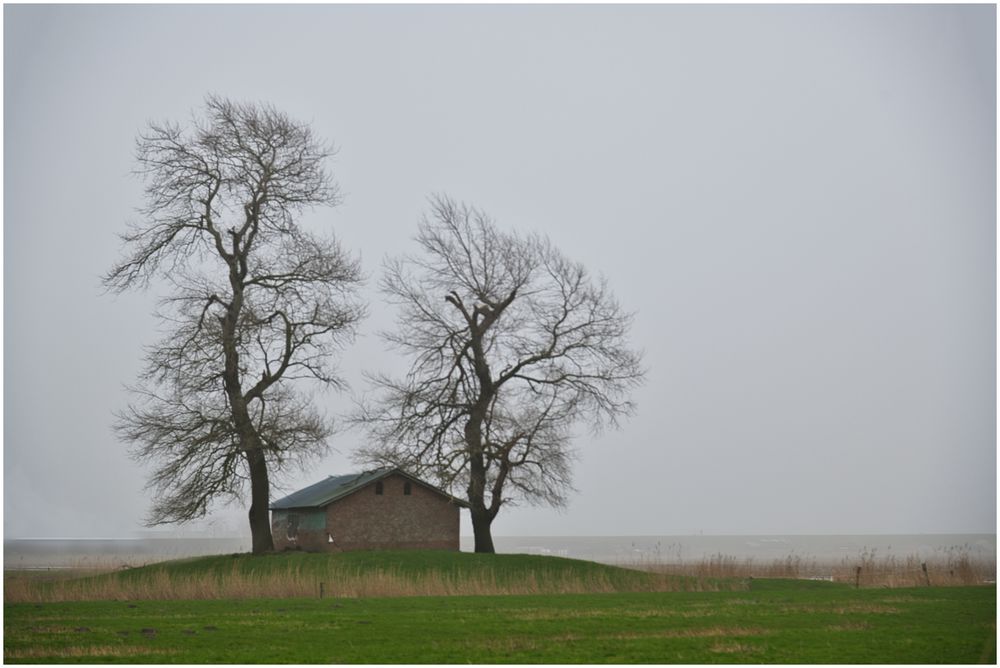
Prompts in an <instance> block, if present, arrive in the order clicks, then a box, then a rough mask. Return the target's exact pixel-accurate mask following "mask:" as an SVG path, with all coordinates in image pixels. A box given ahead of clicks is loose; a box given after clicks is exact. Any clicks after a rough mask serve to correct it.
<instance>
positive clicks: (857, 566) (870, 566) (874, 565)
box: [631, 549, 997, 588]
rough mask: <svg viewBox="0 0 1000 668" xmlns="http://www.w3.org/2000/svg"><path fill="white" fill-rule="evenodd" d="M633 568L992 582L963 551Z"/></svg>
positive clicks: (992, 563)
mask: <svg viewBox="0 0 1000 668" xmlns="http://www.w3.org/2000/svg"><path fill="white" fill-rule="evenodd" d="M631 567H632V568H636V569H639V570H645V571H649V572H653V573H660V574H664V575H672V576H679V577H697V578H713V579H726V578H746V579H749V578H792V579H812V580H828V581H831V582H842V583H847V584H852V585H854V586H856V587H883V588H884V587H889V588H895V587H924V586H933V587H958V586H970V585H980V584H987V583H995V582H996V572H997V571H996V560H995V559H985V558H977V557H972V556H970V555H969V553H968V552H967V551H964V550H961V549H952V550H948V551H947V552H945V553H943V554H938V555H936V556H934V557H931V558H923V559H922V558H920V557H918V556H916V555H909V556H905V557H897V556H895V555H891V554H890V555H885V556H881V557H880V556H878V555H877V554H876V552H875V550H864V551H862V552H861V554H860V555H858V556H856V557H851V558H845V559H843V560H841V561H839V562H821V561H818V560H816V559H806V558H802V557H798V556H789V557H786V558H784V559H775V560H773V561H769V562H760V561H755V560H753V559H737V558H736V557H732V556H727V555H723V554H716V555H712V556H710V557H705V558H703V559H700V560H694V561H686V562H677V563H656V562H652V561H648V560H644V561H642V562H639V563H636V564H633V565H631Z"/></svg>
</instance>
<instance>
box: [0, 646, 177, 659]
mask: <svg viewBox="0 0 1000 668" xmlns="http://www.w3.org/2000/svg"><path fill="white" fill-rule="evenodd" d="M176 653H177V652H176V650H170V649H154V648H152V647H140V646H135V645H86V646H83V645H81V646H71V647H30V648H26V649H18V650H7V649H5V650H4V653H3V658H4V661H5V662H6V661H16V660H25V659H108V658H112V657H114V658H123V657H133V656H144V655H150V654H153V655H160V654H176Z"/></svg>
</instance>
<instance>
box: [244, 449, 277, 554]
mask: <svg viewBox="0 0 1000 668" xmlns="http://www.w3.org/2000/svg"><path fill="white" fill-rule="evenodd" d="M246 455H247V465H248V467H249V469H250V536H251V539H252V543H253V553H254V554H262V553H264V552H273V551H274V539H273V538H272V537H271V516H270V512H269V509H268V505H269V504H270V497H271V484H270V482H269V480H268V477H267V462H266V460H265V459H264V453H263V452H261V451H260V450H259V449H254V450H248V451H247V453H246Z"/></svg>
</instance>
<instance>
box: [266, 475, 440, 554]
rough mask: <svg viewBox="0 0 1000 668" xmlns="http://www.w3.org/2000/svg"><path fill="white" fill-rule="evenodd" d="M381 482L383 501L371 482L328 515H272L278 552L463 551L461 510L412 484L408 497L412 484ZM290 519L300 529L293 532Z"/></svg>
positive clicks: (399, 478) (392, 480)
mask: <svg viewBox="0 0 1000 668" xmlns="http://www.w3.org/2000/svg"><path fill="white" fill-rule="evenodd" d="M379 482H381V483H382V494H381V495H379V494H376V493H375V487H376V484H377V483H376V482H372V483H369V484H368V485H366V486H364V487H362V488H361V489H359V490H357V491H356V492H354V493H352V494H349V495H348V496H345V497H344V498H342V499H338V500H336V501H334V502H332V503H330V504H329V505H328V506H326V508H325V509H303V510H300V511H296V510H287V511H274V514H273V515H272V532H273V534H274V542H275V548H276V549H278V550H282V549H286V548H293V549H294V548H298V549H303V550H308V551H329V552H339V551H343V550H372V549H376V550H377V549H382V550H398V549H424V550H458V549H459V507H458V506H457V505H455V504H454V503H451V502H449V501H448V499H447V498H445V497H443V496H441V494H439V493H437V492H434V491H432V490H430V489H428V488H427V487H425V486H423V485H421V484H418V483H415V482H412V483H411V484H410V494H409V495H406V494H404V487H405V485H406V483H407V482H410V481H409V480H408V479H407V478H405V477H403V476H401V475H398V474H393V475H389V476H386V477H385V478H382V479H381V480H380V481H379ZM324 510H325V513H324ZM317 513H324V514H325V526H323V527H319V526H317V515H316V514H317ZM296 514H297V515H298V517H296ZM290 519H291V520H292V522H293V523H297V526H296V527H295V528H294V529H293V530H292V531H291V532H290V531H289V520H290ZM330 537H332V538H333V542H332V543H331V542H330V540H329V539H330Z"/></svg>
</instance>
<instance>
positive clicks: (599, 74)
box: [3, 5, 997, 538]
mask: <svg viewBox="0 0 1000 668" xmlns="http://www.w3.org/2000/svg"><path fill="white" fill-rule="evenodd" d="M995 11H996V9H995V7H994V6H991V5H965V6H958V5H953V6H931V5H916V6H907V5H891V6H854V5H841V6H766V7H765V6H672V5H664V6H658V5H636V6H597V5H585V6H531V5H507V6H504V5H491V6H486V5H482V6H454V5H439V6H417V5H406V6H390V5H373V6H336V5H334V6H319V5H307V6H259V5H257V6H240V5H229V6H194V5H177V6H155V5H145V6H141V5H140V6H127V5H108V6H82V5H76V6H72V5H69V6H45V5H5V6H4V119H5V124H4V208H3V214H4V223H3V224H4V239H3V241H4V253H3V261H4V271H3V278H4V311H3V315H4V328H3V331H4V402H3V408H4V429H3V436H4V441H3V450H4V458H3V463H4V496H3V499H4V536H5V538H17V537H36V538H37V537H57V536H58V537H104V538H113V537H125V536H132V535H135V534H136V533H137V532H139V531H141V530H142V528H143V527H142V524H143V519H144V517H145V514H146V511H147V509H148V507H149V504H150V497H149V492H148V491H146V490H144V485H145V480H146V475H147V473H148V467H147V466H146V465H144V464H143V463H142V462H136V461H133V460H132V459H130V457H129V454H128V452H129V451H128V448H127V447H126V445H125V444H123V443H120V442H118V441H117V440H116V438H115V436H114V434H113V433H112V431H111V423H112V420H113V412H114V411H115V410H118V409H121V408H123V407H124V406H125V405H126V404H127V402H128V401H129V395H128V392H127V391H126V390H125V385H126V384H129V383H132V382H133V381H134V380H135V378H136V374H137V372H138V370H139V368H140V364H141V355H142V351H143V346H144V345H148V344H150V343H152V342H154V341H155V340H156V339H157V338H158V331H157V327H158V324H157V322H156V321H155V320H154V319H153V317H152V311H153V308H154V305H155V301H156V298H157V296H158V294H160V293H158V292H156V290H153V291H151V292H149V293H130V294H126V295H122V296H117V297H115V296H110V295H108V294H105V293H104V292H103V289H102V287H101V284H100V276H101V275H102V274H103V273H104V272H106V271H107V269H108V268H109V267H110V266H111V265H112V263H113V262H114V261H115V260H116V259H117V258H118V257H119V252H120V246H119V242H118V239H117V237H116V234H118V233H120V232H122V231H124V229H125V225H126V223H127V222H128V221H133V220H136V219H137V213H136V209H137V208H138V207H139V206H141V204H142V196H141V183H140V182H139V180H137V179H136V178H134V177H133V176H132V175H131V170H132V169H133V168H134V167H135V162H134V154H133V151H134V141H135V136H136V134H137V132H139V131H140V130H141V129H142V128H143V126H144V125H145V124H146V123H147V122H148V121H150V120H161V119H172V120H178V121H184V120H186V119H188V118H190V115H191V113H192V111H193V110H197V109H198V108H199V107H200V106H201V104H202V102H203V100H204V97H205V95H206V94H207V93H217V94H219V95H223V96H228V97H230V98H233V99H237V100H248V101H263V102H268V103H272V104H274V105H275V106H276V107H277V108H279V109H281V110H283V111H285V112H287V113H288V114H289V115H291V116H292V117H293V118H297V119H301V120H303V121H307V122H309V123H310V124H311V125H312V127H313V129H314V131H315V132H316V133H317V134H318V135H319V136H321V137H324V138H326V139H328V140H331V141H333V142H334V143H335V144H336V145H337V146H338V148H339V152H338V154H337V155H336V157H335V158H334V159H333V160H332V161H331V164H330V169H331V171H332V173H333V174H334V177H335V179H336V180H337V181H338V182H339V184H340V186H341V188H342V190H343V191H344V195H345V198H344V203H343V204H342V205H341V206H339V207H337V208H336V209H332V210H327V211H317V212H314V213H311V214H309V215H308V216H307V217H306V219H305V221H304V224H307V225H310V226H313V227H314V228H316V229H333V230H334V231H335V233H336V234H337V235H338V237H339V238H340V239H341V241H342V243H343V245H344V246H345V247H346V248H348V249H352V250H353V251H354V252H356V253H358V254H359V255H360V257H361V260H362V263H363V266H364V269H365V272H366V274H367V275H368V277H369V278H368V283H367V287H366V288H365V290H364V296H365V298H366V299H367V300H368V302H369V304H370V316H369V317H368V319H367V320H366V321H365V322H364V324H363V326H362V330H361V332H360V336H359V337H358V340H357V342H356V344H355V345H353V346H352V347H350V348H349V349H348V350H347V351H345V353H344V356H343V359H342V360H341V363H340V366H341V370H342V373H343V376H344V378H345V379H346V380H347V381H348V382H349V383H350V385H351V390H352V391H353V392H355V393H357V392H362V391H364V389H365V385H364V382H363V379H362V371H363V370H383V371H390V372H393V371H394V372H400V371H402V370H405V368H406V365H405V362H404V361H403V360H400V359H399V358H398V357H396V356H395V354H394V353H393V352H391V351H388V350H387V349H386V347H385V345H384V344H383V343H382V342H381V341H380V340H379V339H378V338H377V336H376V332H377V331H378V330H380V329H384V328H386V327H389V326H391V324H392V322H393V315H394V314H393V312H392V311H391V310H390V309H389V307H388V306H386V305H385V304H384V303H383V302H382V301H381V296H380V295H379V294H378V292H377V290H376V284H377V278H378V275H379V272H380V265H381V262H382V260H383V258H384V257H386V256H387V255H395V254H399V253H401V252H407V251H410V250H413V245H412V242H411V239H412V236H413V234H414V233H415V231H416V224H417V221H418V220H419V218H420V216H421V214H422V213H423V212H424V211H426V210H427V207H428V201H427V198H428V196H429V195H431V194H432V193H436V192H443V193H447V194H449V195H451V196H452V197H454V198H456V199H459V200H464V201H467V202H469V203H472V204H475V205H476V206H478V207H480V208H482V209H483V210H485V211H487V212H489V213H490V214H491V215H492V216H493V217H494V218H495V219H496V221H497V222H498V224H499V225H500V226H501V227H504V228H512V229H518V230H521V231H537V232H540V233H543V234H545V235H547V236H548V237H549V238H550V239H551V241H552V242H553V243H554V245H556V246H557V247H558V248H560V249H561V250H562V251H563V252H564V253H565V254H566V255H567V256H569V257H570V258H573V259H575V260H579V261H581V262H583V263H585V264H586V265H587V266H588V267H589V268H590V269H591V270H592V271H593V272H595V273H598V274H600V275H603V276H604V277H606V278H607V279H608V282H609V285H610V286H611V288H612V289H613V291H614V292H615V293H616V295H617V296H618V298H619V299H620V301H621V302H622V303H623V305H624V306H625V308H627V309H629V310H632V311H635V313H636V319H635V325H634V329H633V339H632V341H633V343H634V345H635V346H636V347H637V348H640V349H642V350H644V351H645V364H646V366H647V368H648V370H649V372H648V378H647V381H646V383H645V385H644V386H643V387H642V388H641V389H640V390H639V391H638V392H637V393H636V394H635V396H634V398H635V399H636V401H637V403H638V411H637V413H636V415H635V416H634V417H633V418H631V419H629V420H627V421H625V422H624V423H623V425H622V428H621V429H620V430H618V431H608V432H605V433H602V434H599V435H593V434H590V433H588V432H586V431H581V433H580V434H579V437H578V439H577V442H576V444H577V447H578V454H579V460H578V461H577V463H576V467H575V476H574V485H575V487H576V489H577V492H576V493H575V494H573V495H571V497H570V500H569V503H568V504H567V506H566V507H565V508H563V509H552V508H548V507H529V506H525V507H517V508H510V509H506V510H505V511H503V512H501V514H500V516H499V517H498V519H497V521H496V522H495V524H494V533H496V534H498V535H509V536H520V535H538V536H545V535H643V534H650V535H654V534H655V535H684V534H698V533H704V534H782V535H788V534H865V533H873V534H911V533H977V532H988V533H993V532H994V531H995V529H996V406H997V401H996V248H997V246H996V182H997V173H996V33H995V25H996V23H995ZM318 401H320V402H321V404H322V405H323V406H324V408H325V409H326V410H328V411H329V412H330V414H331V415H335V416H336V415H341V414H343V413H344V412H346V411H348V410H350V408H351V405H352V403H351V392H345V393H340V394H336V393H327V394H321V395H318ZM363 438H364V435H363V434H362V433H358V432H353V431H347V432H343V433H339V434H338V435H337V436H336V437H335V438H334V439H332V441H331V443H330V445H331V448H332V449H331V452H330V455H329V456H328V457H326V458H324V459H323V460H322V461H320V462H318V463H316V464H315V466H313V467H311V468H310V469H309V470H307V471H293V472H290V473H289V474H288V475H287V476H286V477H285V478H284V479H283V480H282V481H281V485H280V486H279V487H278V488H277V489H275V490H273V497H274V498H277V497H280V496H282V495H284V494H285V493H288V492H290V491H293V490H295V489H297V488H299V487H301V486H304V485H306V484H309V483H312V482H315V481H316V480H318V479H320V478H323V477H325V476H327V475H330V474H338V473H347V472H350V471H352V470H354V469H355V467H354V466H353V465H352V464H351V463H350V454H351V451H352V449H353V448H354V447H356V446H358V445H359V443H360V442H361V441H362V439H363ZM245 512H246V511H245V509H244V508H243V507H241V506H239V505H236V506H228V507H219V508H217V509H216V510H215V512H213V514H212V515H211V516H210V517H209V518H207V519H206V521H204V522H201V523H196V524H194V525H191V526H189V527H187V529H189V530H192V531H194V530H198V531H206V532H209V533H215V534H222V533H229V532H245V531H246V530H247V529H246V527H245V524H246V520H245V516H246V515H245ZM464 533H465V534H468V531H467V530H465V531H464Z"/></svg>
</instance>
